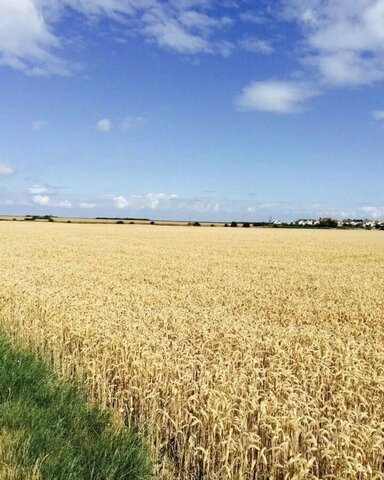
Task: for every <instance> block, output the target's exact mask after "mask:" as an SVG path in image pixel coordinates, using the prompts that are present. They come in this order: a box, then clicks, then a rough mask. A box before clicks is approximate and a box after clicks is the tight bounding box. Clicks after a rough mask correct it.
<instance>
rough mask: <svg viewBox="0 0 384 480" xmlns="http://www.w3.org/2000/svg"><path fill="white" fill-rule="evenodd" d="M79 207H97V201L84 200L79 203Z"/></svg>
mask: <svg viewBox="0 0 384 480" xmlns="http://www.w3.org/2000/svg"><path fill="white" fill-rule="evenodd" d="M79 207H80V208H85V209H87V208H95V207H96V203H88V202H82V203H79Z"/></svg>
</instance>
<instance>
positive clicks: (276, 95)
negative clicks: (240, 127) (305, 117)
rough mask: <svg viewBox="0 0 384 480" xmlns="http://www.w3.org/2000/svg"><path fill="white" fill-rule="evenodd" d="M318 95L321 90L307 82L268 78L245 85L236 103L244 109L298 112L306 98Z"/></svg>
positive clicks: (282, 112)
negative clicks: (281, 80)
mask: <svg viewBox="0 0 384 480" xmlns="http://www.w3.org/2000/svg"><path fill="white" fill-rule="evenodd" d="M316 95H319V92H318V91H317V90H316V89H315V88H313V87H312V86H310V85H307V84H305V83H300V82H280V81H275V80H267V81H262V82H253V83H251V84H250V85H248V86H247V87H245V88H244V89H243V91H242V93H241V94H240V96H239V97H238V98H237V99H236V105H237V107H238V108H240V109H244V110H263V111H266V112H272V113H280V114H284V113H285V114H286V113H293V112H297V111H298V110H299V109H300V108H301V107H302V106H303V104H304V103H305V101H306V100H308V99H309V98H313V97H315V96H316Z"/></svg>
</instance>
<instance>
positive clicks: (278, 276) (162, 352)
mask: <svg viewBox="0 0 384 480" xmlns="http://www.w3.org/2000/svg"><path fill="white" fill-rule="evenodd" d="M0 262H1V272H2V273H1V278H0V298H1V300H0V302H1V303H0V308H1V310H0V324H1V326H2V328H5V329H6V330H7V331H9V332H11V333H12V334H13V335H14V336H15V338H17V339H19V341H23V342H28V344H30V345H31V346H33V347H34V348H37V349H38V350H39V351H41V352H43V353H44V354H45V355H47V356H49V357H50V358H51V359H52V362H53V364H54V365H55V368H56V370H57V371H58V372H59V373H60V374H62V375H72V374H77V375H80V376H81V377H82V378H83V379H84V381H85V382H86V384H87V386H88V390H89V393H90V396H91V397H92V398H95V399H97V400H98V401H100V402H102V403H103V404H105V405H108V406H111V407H113V408H115V409H116V411H118V412H119V411H120V412H121V413H122V415H123V416H124V417H125V418H126V420H127V421H133V422H135V423H137V424H138V425H139V426H140V428H141V429H142V430H143V431H144V432H145V433H146V434H147V436H148V438H149V439H150V441H151V443H152V445H153V447H154V451H156V452H157V453H158V454H159V456H160V458H164V464H165V463H166V460H167V459H168V461H169V460H170V461H171V463H172V465H173V466H174V469H175V473H174V476H175V477H177V478H182V479H207V480H208V479H209V480H211V479H217V480H219V479H220V480H226V479H227V480H229V479H231V480H232V479H234V480H235V479H236V480H242V479H247V480H251V479H257V480H266V479H270V480H275V479H276V480H280V479H308V480H310V479H320V478H321V479H351V480H352V479H353V480H355V479H383V478H384V343H383V342H384V268H383V267H384V234H383V232H344V231H342V232H340V231H283V230H275V229H273V230H269V229H267V230H262V229H224V228H220V229H219V228H215V229H193V228H187V227H159V226H157V227H149V226H137V225H136V226H126V227H123V226H117V225H58V224H28V225H26V224H21V223H20V224H19V223H17V224H15V223H5V222H3V223H2V224H0Z"/></svg>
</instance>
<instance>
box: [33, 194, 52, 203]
mask: <svg viewBox="0 0 384 480" xmlns="http://www.w3.org/2000/svg"><path fill="white" fill-rule="evenodd" d="M49 200H50V197H49V195H33V197H32V201H33V203H36V204H37V205H42V206H46V205H48V204H49Z"/></svg>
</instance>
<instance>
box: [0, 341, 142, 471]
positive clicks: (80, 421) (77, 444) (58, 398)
mask: <svg viewBox="0 0 384 480" xmlns="http://www.w3.org/2000/svg"><path fill="white" fill-rule="evenodd" d="M0 478H1V479H2V480H26V479H34V480H122V479H124V480H147V479H149V478H151V465H150V460H149V452H148V449H147V448H146V446H145V444H144V442H143V440H142V439H141V438H140V436H139V435H138V434H137V433H136V432H135V431H133V430H129V429H127V428H123V427H118V426H116V425H115V424H114V423H113V421H112V418H111V416H110V414H109V413H107V412H105V411H101V410H100V409H98V408H96V407H95V406H93V405H90V404H89V403H87V402H86V397H85V394H84V393H83V392H82V390H81V389H80V388H79V387H78V386H76V385H75V384H71V383H68V382H63V381H59V380H57V379H56V378H55V376H54V374H53V373H52V372H51V370H50V368H49V367H48V366H47V365H46V364H45V363H44V362H43V361H42V360H40V359H37V358H36V357H34V356H33V355H31V354H29V353H26V352H24V351H22V350H20V349H15V348H13V347H11V346H10V344H9V343H8V341H7V340H6V339H5V337H4V336H0Z"/></svg>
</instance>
